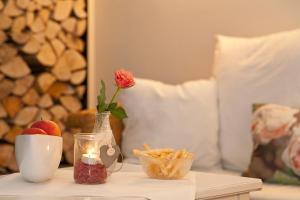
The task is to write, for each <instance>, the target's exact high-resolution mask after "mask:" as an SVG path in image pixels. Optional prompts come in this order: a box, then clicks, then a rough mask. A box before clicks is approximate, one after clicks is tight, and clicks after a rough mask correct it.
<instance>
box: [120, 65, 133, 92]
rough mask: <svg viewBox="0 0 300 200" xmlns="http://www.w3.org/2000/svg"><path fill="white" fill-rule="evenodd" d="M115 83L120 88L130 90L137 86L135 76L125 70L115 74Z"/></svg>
mask: <svg viewBox="0 0 300 200" xmlns="http://www.w3.org/2000/svg"><path fill="white" fill-rule="evenodd" d="M115 81H116V84H117V86H118V88H129V87H132V86H134V84H135V82H134V78H133V75H132V74H131V73H130V72H129V71H126V70H124V69H120V70H117V71H116V72H115Z"/></svg>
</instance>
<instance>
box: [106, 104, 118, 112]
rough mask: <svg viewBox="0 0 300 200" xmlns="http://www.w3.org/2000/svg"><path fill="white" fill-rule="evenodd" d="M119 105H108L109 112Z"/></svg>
mask: <svg viewBox="0 0 300 200" xmlns="http://www.w3.org/2000/svg"><path fill="white" fill-rule="evenodd" d="M117 105H118V104H117V103H111V104H109V105H108V110H113V109H115V108H116V107H117Z"/></svg>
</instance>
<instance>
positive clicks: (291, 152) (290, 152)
mask: <svg viewBox="0 0 300 200" xmlns="http://www.w3.org/2000/svg"><path fill="white" fill-rule="evenodd" d="M297 129H298V130H299V128H297ZM282 160H283V162H284V163H285V164H286V166H288V167H289V168H291V169H292V170H293V172H294V173H295V174H297V175H298V176H300V135H299V132H298V133H294V135H293V137H292V138H291V140H290V142H289V144H288V146H287V147H286V149H285V150H284V152H283V154H282Z"/></svg>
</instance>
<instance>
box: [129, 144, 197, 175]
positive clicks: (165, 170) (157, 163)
mask: <svg viewBox="0 0 300 200" xmlns="http://www.w3.org/2000/svg"><path fill="white" fill-rule="evenodd" d="M133 154H134V155H135V156H137V157H138V158H139V159H140V161H141V164H142V166H143V169H144V171H145V172H146V174H147V175H148V176H149V177H151V178H158V179H180V178H183V177H184V176H185V175H186V174H187V173H188V172H189V170H190V168H191V166H192V163H193V154H192V153H190V152H188V151H187V150H185V149H182V150H174V149H172V148H163V149H151V148H150V147H149V145H148V144H144V150H138V149H134V150H133Z"/></svg>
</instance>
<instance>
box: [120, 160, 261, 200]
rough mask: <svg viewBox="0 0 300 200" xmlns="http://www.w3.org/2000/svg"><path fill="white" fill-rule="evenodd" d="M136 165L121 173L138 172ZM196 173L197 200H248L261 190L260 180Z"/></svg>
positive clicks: (128, 166) (125, 167)
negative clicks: (254, 192) (251, 195)
mask: <svg viewBox="0 0 300 200" xmlns="http://www.w3.org/2000/svg"><path fill="white" fill-rule="evenodd" d="M138 170H141V167H140V166H138V165H129V164H126V165H124V167H123V171H138ZM195 173H196V185H197V186H196V199H197V200H204V199H205V200H249V199H250V197H249V194H250V192H253V191H258V190H261V189H262V181H261V180H260V179H254V178H245V177H240V176H232V175H223V174H219V173H204V172H195Z"/></svg>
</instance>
